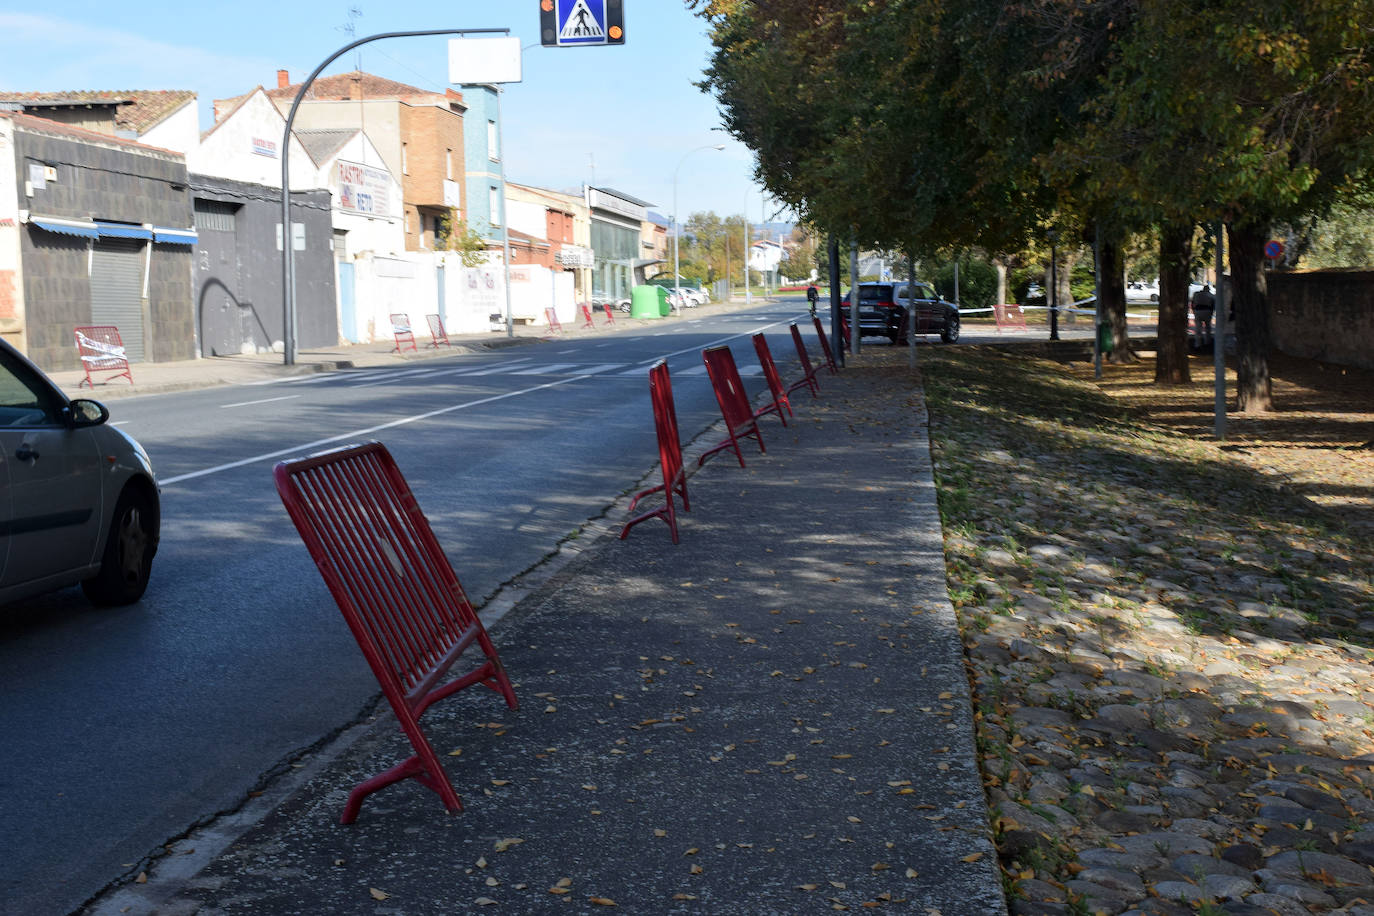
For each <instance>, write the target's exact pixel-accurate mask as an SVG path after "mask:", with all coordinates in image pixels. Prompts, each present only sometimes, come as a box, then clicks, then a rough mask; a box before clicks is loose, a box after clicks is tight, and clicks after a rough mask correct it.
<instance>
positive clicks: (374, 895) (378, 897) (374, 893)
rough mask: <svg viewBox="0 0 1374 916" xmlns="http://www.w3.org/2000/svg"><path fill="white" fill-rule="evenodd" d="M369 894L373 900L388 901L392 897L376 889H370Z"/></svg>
mask: <svg viewBox="0 0 1374 916" xmlns="http://www.w3.org/2000/svg"><path fill="white" fill-rule="evenodd" d="M367 892H368V893H369V894H371V895H372V899H373V900H386V899H388V898H390V897H391V895H390V894H388V893H387V892H386V891H379V890H377V889H376V888H375V887H369V888H368V889H367Z"/></svg>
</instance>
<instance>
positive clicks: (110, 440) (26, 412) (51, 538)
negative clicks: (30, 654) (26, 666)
mask: <svg viewBox="0 0 1374 916" xmlns="http://www.w3.org/2000/svg"><path fill="white" fill-rule="evenodd" d="M109 418H110V412H109V411H108V410H107V409H106V408H105V406H104V405H103V404H101V403H100V402H99V401H93V400H90V399H88V398H76V399H74V400H69V399H68V398H67V396H66V395H65V394H63V393H62V391H61V389H59V388H58V387H57V386H56V385H55V384H53V383H52V381H51V380H49V379H48V377H47V376H45V375H44V374H43V372H42V370H40V369H39V368H38V367H37V366H35V365H34V364H33V363H31V362H29V361H28V360H27V359H25V358H24V356H23V355H22V354H21V353H20V352H19V351H18V350H16V349H14V348H13V347H12V346H10V345H9V344H7V343H5V342H4V341H0V449H3V451H0V485H2V486H0V603H3V602H9V601H15V600H17V599H20V598H27V597H29V596H31V595H37V594H40V593H42V592H47V591H51V590H53V589H58V588H64V587H66V586H70V585H76V584H77V583H80V584H81V587H82V589H83V590H84V591H85V593H86V597H87V598H89V599H90V600H91V601H92V602H94V603H96V604H102V605H115V604H129V603H131V602H134V601H137V600H138V599H139V598H141V597H142V596H143V592H144V589H146V588H147V587H148V576H149V574H150V573H151V572H152V566H153V556H154V554H156V553H157V544H158V537H159V532H160V529H161V516H160V507H159V502H158V489H157V478H156V477H155V476H154V475H153V467H152V463H151V462H150V461H149V460H148V454H147V452H145V451H144V450H143V448H142V446H140V445H139V444H138V443H137V442H135V441H134V440H133V439H132V438H131V437H129V436H128V435H126V434H125V433H123V432H121V431H120V430H118V429H115V428H114V427H113V426H110V425H108V424H107V423H106V421H107V420H108V419H109Z"/></svg>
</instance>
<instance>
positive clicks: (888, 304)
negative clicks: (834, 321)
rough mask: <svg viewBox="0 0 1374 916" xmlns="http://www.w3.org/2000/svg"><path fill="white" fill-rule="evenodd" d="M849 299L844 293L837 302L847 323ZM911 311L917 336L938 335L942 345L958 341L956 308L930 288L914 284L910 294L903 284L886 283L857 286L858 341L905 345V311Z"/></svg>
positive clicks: (929, 286)
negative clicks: (876, 339)
mask: <svg viewBox="0 0 1374 916" xmlns="http://www.w3.org/2000/svg"><path fill="white" fill-rule="evenodd" d="M850 292H852V290H851V291H850ZM913 293H914V295H913ZM849 297H850V293H848V292H847V293H845V294H844V299H842V300H841V301H840V305H841V308H842V309H843V314H844V316H845V320H846V321H847V320H848V316H849V302H850V299H849ZM912 307H914V308H915V310H916V311H915V317H916V333H918V334H926V333H934V332H939V334H940V340H942V341H944V342H945V343H954V342H955V341H956V340H958V339H959V307H958V306H956V305H955V304H954V303H953V302H948V301H946V300H944V299H941V298H940V294H939V293H937V292H935V289H934V288H933V287H932V286H931V285H930V284H928V283H917V284H916V285H915V287H914V288H913V289H912V290H910V291H909V290H908V289H907V284H906V283H885V282H872V283H860V284H859V337H860V338H863V337H886V338H887V339H888V340H891V341H892V342H893V343H894V344H902V345H904V344H906V342H907V309H908V308H912Z"/></svg>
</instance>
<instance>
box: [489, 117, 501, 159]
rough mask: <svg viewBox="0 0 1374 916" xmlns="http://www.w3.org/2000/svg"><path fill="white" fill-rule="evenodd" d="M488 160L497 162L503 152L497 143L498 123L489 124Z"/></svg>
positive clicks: (491, 122) (490, 122)
mask: <svg viewBox="0 0 1374 916" xmlns="http://www.w3.org/2000/svg"><path fill="white" fill-rule="evenodd" d="M487 158H488V159H490V160H492V161H493V162H495V161H496V160H497V159H500V158H501V150H500V148H499V147H498V145H497V143H496V122H495V121H488V122H487Z"/></svg>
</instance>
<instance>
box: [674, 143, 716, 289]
mask: <svg viewBox="0 0 1374 916" xmlns="http://www.w3.org/2000/svg"><path fill="white" fill-rule="evenodd" d="M704 149H713V150H716V151H717V152H719V151H721V150H723V149H725V144H724V143H708V144H706V145H705V146H698V147H697V148H696V149H691V150H688V151H687V152H685V153H683V154H682V158H681V159H679V160H678V161H677V168H674V169H673V294H674V295H677V290H678V289H680V288H681V287H682V276H681V275H680V274H679V273H678V259H677V246H678V240H677V173H678V171H679V170H680V169H681V168H682V163H684V162H686V161H687V157H688V156H690V155H692V154H693V153H699V152H701V151H702V150H704ZM679 301H681V300H680V299H679ZM678 307H679V308H681V305H679V306H678Z"/></svg>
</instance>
